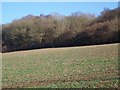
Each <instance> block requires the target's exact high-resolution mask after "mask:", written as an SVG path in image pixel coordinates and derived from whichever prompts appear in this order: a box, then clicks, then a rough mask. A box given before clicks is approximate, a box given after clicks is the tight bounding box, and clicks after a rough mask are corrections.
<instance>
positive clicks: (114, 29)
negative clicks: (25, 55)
mask: <svg viewBox="0 0 120 90" xmlns="http://www.w3.org/2000/svg"><path fill="white" fill-rule="evenodd" d="M119 11H120V9H119V8H116V9H114V10H110V9H104V10H103V11H102V12H101V14H100V15H99V16H98V17H96V16H95V15H93V14H85V13H81V12H75V13H72V14H71V15H69V16H63V15H60V14H58V13H53V14H49V15H44V14H41V15H39V16H33V15H28V16H25V17H23V18H21V19H17V20H14V21H12V22H11V23H8V24H3V25H2V52H10V51H18V50H30V49H39V48H49V47H54V48H55V47H69V46H82V45H95V44H106V43H118V42H120V40H119V32H118V31H119V28H118V20H119Z"/></svg>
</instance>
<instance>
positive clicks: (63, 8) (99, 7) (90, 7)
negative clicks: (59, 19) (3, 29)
mask: <svg viewBox="0 0 120 90" xmlns="http://www.w3.org/2000/svg"><path fill="white" fill-rule="evenodd" d="M117 7H118V3H117V2H2V24H6V23H10V22H11V21H13V20H15V19H19V18H22V17H23V16H26V15H29V14H32V15H40V14H45V15H46V14H51V13H54V12H57V13H59V14H61V15H70V14H71V13H72V12H76V11H80V12H83V13H91V14H95V15H96V16H98V15H99V14H100V12H101V11H103V10H104V8H109V9H115V8H117Z"/></svg>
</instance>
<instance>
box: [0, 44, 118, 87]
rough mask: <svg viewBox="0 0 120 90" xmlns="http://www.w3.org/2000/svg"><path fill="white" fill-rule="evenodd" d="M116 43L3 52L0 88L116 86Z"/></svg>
mask: <svg viewBox="0 0 120 90" xmlns="http://www.w3.org/2000/svg"><path fill="white" fill-rule="evenodd" d="M118 58H119V56H118V44H108V45H94V46H83V47H69V48H49V49H38V50H29V51H18V52H11V53H4V54H2V73H3V77H2V82H3V88H26V87H27V88H29V87H30V88H35V87H36V88H82V87H83V88H86V87H87V88H107V87H108V88H117V87H118V80H119V77H118Z"/></svg>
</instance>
